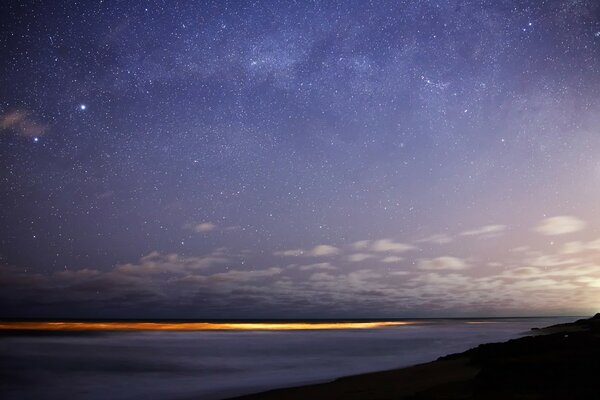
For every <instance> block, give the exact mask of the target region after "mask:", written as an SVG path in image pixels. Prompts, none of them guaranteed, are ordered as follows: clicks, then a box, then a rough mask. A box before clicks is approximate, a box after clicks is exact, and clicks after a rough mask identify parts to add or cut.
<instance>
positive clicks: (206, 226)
mask: <svg viewBox="0 0 600 400" xmlns="http://www.w3.org/2000/svg"><path fill="white" fill-rule="evenodd" d="M215 229H217V225H215V224H213V223H212V222H202V223H201V224H198V225H196V226H194V231H195V232H198V233H207V232H211V231H214V230H215Z"/></svg>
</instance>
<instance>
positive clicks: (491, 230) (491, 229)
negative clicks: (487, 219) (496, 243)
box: [460, 225, 506, 236]
mask: <svg viewBox="0 0 600 400" xmlns="http://www.w3.org/2000/svg"><path fill="white" fill-rule="evenodd" d="M504 230H506V225H485V226H482V227H480V228H476V229H471V230H468V231H464V232H461V233H460V235H461V236H492V235H498V234H500V233H502V232H504Z"/></svg>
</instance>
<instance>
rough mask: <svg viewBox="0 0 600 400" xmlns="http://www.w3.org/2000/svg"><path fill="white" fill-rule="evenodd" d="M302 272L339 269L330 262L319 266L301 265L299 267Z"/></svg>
mask: <svg viewBox="0 0 600 400" xmlns="http://www.w3.org/2000/svg"><path fill="white" fill-rule="evenodd" d="M298 268H299V269H300V270H302V271H313V270H331V271H333V270H336V269H337V267H336V266H334V265H331V264H330V263H328V262H324V263H318V264H309V265H301V266H299V267H298Z"/></svg>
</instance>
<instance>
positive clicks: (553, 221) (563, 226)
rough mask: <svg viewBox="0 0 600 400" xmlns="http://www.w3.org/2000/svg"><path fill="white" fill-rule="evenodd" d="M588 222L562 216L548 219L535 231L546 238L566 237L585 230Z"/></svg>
mask: <svg viewBox="0 0 600 400" xmlns="http://www.w3.org/2000/svg"><path fill="white" fill-rule="evenodd" d="M585 226H586V222H585V221H582V220H580V219H579V218H576V217H572V216H568V215H562V216H558V217H551V218H546V219H544V220H542V221H541V222H540V224H539V225H538V226H537V227H536V228H535V229H534V230H535V231H536V232H538V233H541V234H542V235H546V236H555V235H564V234H567V233H574V232H579V231H581V230H583V229H584V228H585Z"/></svg>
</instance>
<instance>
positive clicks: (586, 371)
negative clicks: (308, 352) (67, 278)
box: [236, 314, 600, 400]
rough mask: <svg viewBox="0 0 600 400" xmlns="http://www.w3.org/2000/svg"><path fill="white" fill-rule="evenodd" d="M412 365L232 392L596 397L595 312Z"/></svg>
mask: <svg viewBox="0 0 600 400" xmlns="http://www.w3.org/2000/svg"><path fill="white" fill-rule="evenodd" d="M532 333H533V335H531V336H525V337H522V338H519V339H514V340H509V341H508V342H504V343H490V344H484V345H480V346H478V347H476V348H473V349H470V350H467V351H465V352H464V353H459V354H452V355H449V356H445V357H441V358H439V359H438V360H436V361H433V362H430V363H427V364H421V365H417V366H414V367H408V368H402V369H397V370H391V371H383V372H375V373H370V374H364V375H357V376H350V377H345V378H340V379H337V380H335V381H332V382H328V383H322V384H315V385H308V386H300V387H295V388H288V389H278V390H271V391H268V392H263V393H257V394H253V395H247V396H242V397H237V398H236V399H237V400H242V399H243V400H275V399H280V400H288V399H290V400H291V399H298V400H300V399H303V400H304V399H349V400H352V399H361V400H362V399H364V400H367V399H368V400H377V399H411V400H425V399H439V400H450V399H452V400H459V399H461V400H462V399H498V400H500V399H523V400H534V399H557V400H558V399H560V400H568V399H600V314H596V315H595V316H594V317H593V318H590V319H582V320H579V321H576V322H574V323H571V324H562V325H555V326H552V327H547V328H543V329H533V330H532Z"/></svg>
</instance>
